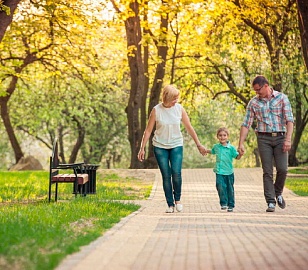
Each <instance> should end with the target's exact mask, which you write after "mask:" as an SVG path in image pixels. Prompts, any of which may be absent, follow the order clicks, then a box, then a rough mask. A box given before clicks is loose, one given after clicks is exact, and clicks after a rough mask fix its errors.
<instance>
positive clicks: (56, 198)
mask: <svg viewBox="0 0 308 270" xmlns="http://www.w3.org/2000/svg"><path fill="white" fill-rule="evenodd" d="M55 201H58V183H56V194H55Z"/></svg>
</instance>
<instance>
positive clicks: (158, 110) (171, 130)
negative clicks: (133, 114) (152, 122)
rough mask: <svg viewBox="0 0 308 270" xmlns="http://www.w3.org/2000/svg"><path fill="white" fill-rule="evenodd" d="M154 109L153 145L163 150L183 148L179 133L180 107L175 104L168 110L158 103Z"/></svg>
mask: <svg viewBox="0 0 308 270" xmlns="http://www.w3.org/2000/svg"><path fill="white" fill-rule="evenodd" d="M154 109H155V114H156V129H155V132H154V137H153V145H154V146H156V147H160V148H165V149H170V148H174V147H177V146H183V135H182V132H181V121H182V105H180V104H178V103H176V104H175V105H174V106H172V107H170V108H165V107H164V106H163V104H162V103H160V104H157V105H156V106H155V107H154Z"/></svg>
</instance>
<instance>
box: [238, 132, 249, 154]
mask: <svg viewBox="0 0 308 270" xmlns="http://www.w3.org/2000/svg"><path fill="white" fill-rule="evenodd" d="M248 132H249V129H248V128H247V127H245V126H241V131H240V139H239V143H238V148H237V151H238V152H239V154H240V156H242V155H244V153H245V147H244V142H245V140H246V137H247V134H248Z"/></svg>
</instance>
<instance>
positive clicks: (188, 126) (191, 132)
mask: <svg viewBox="0 0 308 270" xmlns="http://www.w3.org/2000/svg"><path fill="white" fill-rule="evenodd" d="M182 123H183V125H184V127H185V129H186V130H187V132H188V134H189V135H190V136H191V137H192V138H193V140H194V142H195V144H196V146H197V148H198V150H199V152H200V153H201V154H202V155H206V154H207V150H206V148H205V147H204V146H203V145H202V144H201V143H200V141H199V138H198V135H197V133H196V131H195V130H194V128H193V126H192V125H191V123H190V120H189V117H188V115H187V112H186V111H185V109H184V108H182Z"/></svg>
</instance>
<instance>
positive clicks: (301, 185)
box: [286, 166, 308, 196]
mask: <svg viewBox="0 0 308 270" xmlns="http://www.w3.org/2000/svg"><path fill="white" fill-rule="evenodd" d="M289 173H292V174H301V175H305V176H304V177H296V178H295V177H294V178H293V177H292V176H290V177H288V178H287V180H286V187H287V188H288V189H290V190H292V191H293V192H294V193H295V194H297V195H300V196H308V167H307V166H306V167H298V168H292V169H290V170H289ZM306 175H307V177H306Z"/></svg>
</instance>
